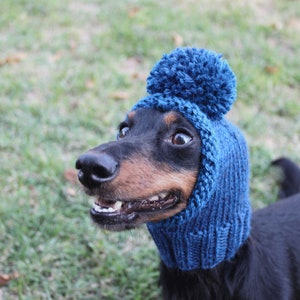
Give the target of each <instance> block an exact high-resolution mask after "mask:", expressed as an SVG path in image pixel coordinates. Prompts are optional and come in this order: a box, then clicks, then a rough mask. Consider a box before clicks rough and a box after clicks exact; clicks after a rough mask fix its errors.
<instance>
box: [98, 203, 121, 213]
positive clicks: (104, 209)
mask: <svg viewBox="0 0 300 300" xmlns="http://www.w3.org/2000/svg"><path fill="white" fill-rule="evenodd" d="M93 209H94V210H95V211H96V212H99V213H110V212H115V211H116V210H115V209H114V208H112V207H101V206H100V205H98V204H96V203H94V205H93Z"/></svg>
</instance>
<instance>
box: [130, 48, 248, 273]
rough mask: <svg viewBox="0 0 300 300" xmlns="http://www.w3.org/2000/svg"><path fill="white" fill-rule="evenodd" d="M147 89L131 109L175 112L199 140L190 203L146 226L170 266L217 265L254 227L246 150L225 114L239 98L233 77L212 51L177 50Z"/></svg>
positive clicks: (164, 60)
mask: <svg viewBox="0 0 300 300" xmlns="http://www.w3.org/2000/svg"><path fill="white" fill-rule="evenodd" d="M147 91H148V93H149V95H148V96H146V97H145V98H143V99H141V100H140V101H139V102H138V103H137V104H136V105H135V106H134V107H133V110H136V109H138V108H156V109H158V110H161V111H171V110H173V111H177V112H179V113H181V114H182V115H183V116H184V117H185V118H187V119H188V120H189V121H190V122H191V124H193V126H194V127H195V128H196V129H197V131H198V132H199V136H200V138H201V149H199V151H200V153H201V161H200V165H199V173H198V180H197V182H196V184H195V187H194V190H193V192H192V195H191V197H190V199H189V200H188V205H187V207H186V209H185V210H183V211H181V212H180V213H178V214H176V215H175V216H173V217H171V218H168V219H166V220H162V221H159V222H150V223H148V224H147V227H148V229H149V231H150V233H151V235H152V237H153V239H154V241H155V243H156V245H157V247H158V250H159V252H160V256H161V259H162V260H163V262H164V263H165V264H166V265H167V266H168V267H170V268H179V269H181V270H193V269H197V268H203V269H209V268H212V267H214V266H216V265H217V264H219V263H220V262H222V261H224V260H229V259H231V258H232V257H233V256H234V255H235V253H236V252H237V250H238V249H239V248H240V246H241V245H242V244H243V243H244V242H245V240H246V239H247V237H248V236H249V231H250V213H251V209H250V203H249V199H248V194H249V191H248V186H249V182H248V181H249V163H248V149H247V145H246V142H245V140H244V137H243V135H242V134H241V132H240V131H239V129H238V128H236V127H235V126H234V125H232V124H231V123H229V122H228V121H227V120H226V119H225V118H224V115H225V114H226V112H227V111H229V110H230V107H231V105H232V103H233V102H234V101H235V97H236V80H235V75H234V73H233V72H232V70H231V69H230V67H229V65H228V64H227V62H226V61H225V60H223V59H222V58H221V55H219V54H216V53H215V52H212V51H208V50H205V49H195V48H178V49H175V50H174V51H173V52H171V53H170V54H168V55H164V56H163V58H162V59H161V60H160V61H159V62H158V63H157V64H156V65H155V66H154V68H153V70H152V71H151V73H150V76H149V78H148V79H147Z"/></svg>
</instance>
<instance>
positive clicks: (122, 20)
mask: <svg viewBox="0 0 300 300" xmlns="http://www.w3.org/2000/svg"><path fill="white" fill-rule="evenodd" d="M177 46H195V47H206V48H209V49H212V50H215V51H217V52H221V53H223V55H224V57H225V58H226V59H227V60H228V62H229V63H230V65H231V67H232V69H233V70H234V71H235V73H236V75H237V79H238V100H237V102H236V104H235V106H234V108H233V110H232V112H230V114H229V116H228V118H229V119H230V120H232V121H233V122H234V123H235V124H237V125H238V126H239V127H240V128H241V129H242V130H243V132H244V133H245V135H246V137H247V140H248V142H249V147H250V153H251V166H252V176H251V199H252V203H253V207H254V208H258V207H262V206H264V205H266V204H267V203H269V202H272V201H274V199H275V195H276V187H275V185H274V178H273V177H272V176H271V175H272V172H270V169H269V162H270V161H271V160H272V159H274V158H276V157H278V156H282V155H284V156H288V157H291V158H293V159H294V160H296V161H297V162H298V163H300V154H299V149H300V117H299V116H300V60H299V57H300V2H299V1H296V0H287V1H281V0H254V1H243V0H239V1H229V0H199V1H194V0H181V1H179V0H177V1H171V0H165V1H153V0H141V1H134V0H131V1H130V0H124V1H118V3H117V2H116V1H104V0H87V1H84V0H77V1H75V0H65V1H59V0H31V1H27V0H14V1H12V0H1V2H0V190H1V201H0V299H1V300H2V299H3V300H10V299H24V300H25V299H28V300H29V299H55V300H56V299H90V300H92V299H107V300H108V299H111V300H115V299H126V300H130V299H135V300H138V299H143V300H151V299H159V297H160V290H159V288H158V285H157V278H158V274H159V270H158V263H159V260H158V256H157V251H156V248H155V246H154V243H153V242H152V240H151V238H150V236H149V234H148V232H147V231H146V229H145V228H144V227H143V228H141V229H138V230H136V231H130V232H123V233H109V232H103V231H100V230H99V229H98V228H96V227H95V226H94V225H93V224H92V222H91V221H90V218H89V207H90V205H91V199H89V198H88V197H87V196H85V195H84V194H83V192H81V190H80V187H79V184H78V183H77V181H76V173H75V170H74V162H75V160H76V158H77V157H78V155H80V154H81V153H82V152H84V151H86V150H87V149H89V148H91V147H94V146H96V145H97V144H100V143H102V142H105V141H108V140H110V139H114V137H115V134H116V128H117V125H118V122H119V121H121V120H122V118H123V116H124V114H125V113H126V111H128V110H129V109H130V108H131V106H132V105H133V104H134V103H135V102H136V101H137V100H138V99H140V98H141V97H143V96H144V95H145V79H146V77H147V75H148V73H149V71H150V69H151V68H152V66H153V64H154V63H155V62H156V61H157V60H158V59H160V57H161V55H162V54H163V53H165V52H169V51H171V50H172V49H173V48H175V47H177Z"/></svg>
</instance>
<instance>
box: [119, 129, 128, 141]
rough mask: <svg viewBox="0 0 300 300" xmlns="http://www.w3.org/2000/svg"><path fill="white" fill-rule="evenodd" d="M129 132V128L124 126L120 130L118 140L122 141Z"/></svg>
mask: <svg viewBox="0 0 300 300" xmlns="http://www.w3.org/2000/svg"><path fill="white" fill-rule="evenodd" d="M128 132H129V127H128V126H124V127H122V128H120V131H119V134H118V139H122V138H124V137H125V136H126V135H127V133H128Z"/></svg>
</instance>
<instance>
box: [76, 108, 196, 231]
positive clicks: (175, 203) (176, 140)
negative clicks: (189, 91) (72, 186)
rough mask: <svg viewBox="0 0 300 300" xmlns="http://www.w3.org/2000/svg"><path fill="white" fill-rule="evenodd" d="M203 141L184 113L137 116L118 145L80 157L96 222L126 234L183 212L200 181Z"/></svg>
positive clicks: (142, 112)
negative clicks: (141, 226) (127, 231)
mask: <svg viewBox="0 0 300 300" xmlns="http://www.w3.org/2000/svg"><path fill="white" fill-rule="evenodd" d="M200 144H201V142H200V138H199V134H198V133H197V131H196V130H195V128H194V127H193V126H192V125H191V124H190V122H188V121H187V120H186V119H185V118H184V117H183V116H182V115H181V114H179V113H177V112H174V111H171V112H160V111H158V110H155V109H138V110H136V111H132V112H131V113H129V114H128V115H127V117H126V119H125V120H124V121H123V122H122V123H121V124H120V125H119V133H118V136H117V140H116V141H114V142H110V143H106V144H103V145H100V146H98V147H96V148H94V149H91V150H89V151H88V152H86V153H85V154H83V155H81V156H80V157H79V158H78V160H77V162H76V168H77V169H78V178H79V181H80V182H81V184H82V185H83V188H84V190H85V192H86V193H87V194H89V195H91V196H94V198H95V202H94V205H93V207H92V208H91V216H92V218H93V220H94V221H95V222H96V223H97V224H98V225H100V226H101V227H103V228H105V229H109V230H124V229H130V228H133V227H136V226H138V225H140V224H142V223H147V222H150V221H160V220H162V219H165V218H169V217H171V216H173V215H175V214H177V213H178V212H180V211H181V210H183V209H184V208H185V207H186V205H187V202H188V199H189V197H190V194H191V192H192V190H193V187H194V185H195V182H196V180H197V174H198V169H199V161H200Z"/></svg>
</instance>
